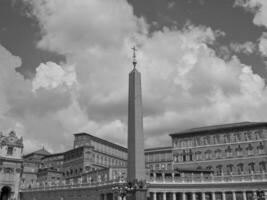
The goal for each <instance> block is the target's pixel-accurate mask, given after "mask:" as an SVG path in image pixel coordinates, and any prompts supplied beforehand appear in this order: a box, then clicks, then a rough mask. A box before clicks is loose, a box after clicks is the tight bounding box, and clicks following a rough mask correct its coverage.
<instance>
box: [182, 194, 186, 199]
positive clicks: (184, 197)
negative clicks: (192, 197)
mask: <svg viewBox="0 0 267 200" xmlns="http://www.w3.org/2000/svg"><path fill="white" fill-rule="evenodd" d="M182 195H183V200H186V196H185V192H183V193H182Z"/></svg>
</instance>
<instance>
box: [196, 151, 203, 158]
mask: <svg viewBox="0 0 267 200" xmlns="http://www.w3.org/2000/svg"><path fill="white" fill-rule="evenodd" d="M201 159H202V157H201V151H198V152H196V160H201Z"/></svg>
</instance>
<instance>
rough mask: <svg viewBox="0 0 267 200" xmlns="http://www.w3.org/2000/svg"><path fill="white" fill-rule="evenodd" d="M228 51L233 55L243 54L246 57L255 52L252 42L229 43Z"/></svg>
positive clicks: (254, 45)
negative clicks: (233, 53)
mask: <svg viewBox="0 0 267 200" xmlns="http://www.w3.org/2000/svg"><path fill="white" fill-rule="evenodd" d="M230 49H231V50H232V51H233V52H235V53H243V54H246V55H250V54H253V53H254V52H255V51H256V44H254V43H253V42H250V41H247V42H244V43H241V44H240V43H236V42H233V43H230Z"/></svg>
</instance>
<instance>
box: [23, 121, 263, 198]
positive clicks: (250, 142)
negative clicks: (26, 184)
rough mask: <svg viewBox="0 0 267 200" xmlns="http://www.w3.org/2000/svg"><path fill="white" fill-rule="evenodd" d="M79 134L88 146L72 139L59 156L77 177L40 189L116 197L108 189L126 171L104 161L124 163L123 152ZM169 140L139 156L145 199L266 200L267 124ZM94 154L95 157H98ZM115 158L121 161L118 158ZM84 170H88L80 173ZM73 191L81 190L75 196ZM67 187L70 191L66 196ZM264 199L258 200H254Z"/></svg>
mask: <svg viewBox="0 0 267 200" xmlns="http://www.w3.org/2000/svg"><path fill="white" fill-rule="evenodd" d="M82 135H83V136H86V137H88V138H91V137H92V138H93V139H94V142H95V141H98V142H97V143H96V142H95V143H94V142H92V141H91V142H89V144H88V141H90V140H89V139H87V140H88V141H87V142H86V140H84V138H83V139H78V140H81V141H82V142H78V140H77V138H76V142H75V144H76V145H74V147H75V148H74V149H72V150H70V151H67V152H65V153H64V156H66V157H64V162H63V165H64V163H65V159H67V156H70V155H72V158H71V159H72V160H75V159H76V162H77V163H75V162H70V163H69V164H68V166H72V167H73V169H76V168H77V166H82V167H81V168H80V170H81V173H79V167H78V168H77V174H75V175H73V176H71V178H69V179H68V178H67V177H65V178H64V177H63V179H62V180H61V181H60V182H56V181H50V183H49V184H47V185H46V187H47V186H50V187H57V185H61V186H58V187H59V189H58V190H56V191H55V192H56V195H61V196H62V198H63V199H64V200H73V199H75V198H76V199H86V198H87V196H86V195H87V194H88V195H89V193H90V198H92V199H97V200H99V199H101V200H102V199H103V200H113V198H117V197H118V198H119V196H118V194H116V193H114V190H113V188H114V187H115V186H116V185H118V184H119V185H120V184H123V182H124V181H126V180H127V179H126V177H127V167H126V166H123V165H120V164H119V165H116V162H114V161H113V162H112V161H108V160H109V159H108V158H114V159H115V158H116V159H118V158H119V155H124V156H126V159H125V162H126V160H127V149H125V148H124V147H119V148H118V149H117V151H116V150H114V151H113V154H114V153H116V152H117V153H118V152H119V151H118V150H119V149H123V152H124V153H125V154H121V152H120V153H118V154H117V155H115V156H112V155H113V154H112V153H111V152H112V151H111V150H110V149H109V152H108V153H107V152H105V150H106V149H107V147H106V146H105V145H107V146H109V147H113V148H114V147H117V146H116V145H115V144H114V145H115V146H114V145H113V146H111V145H109V144H110V142H107V141H105V140H103V139H100V138H97V137H95V136H92V135H89V134H88V135H87V134H84V133H83V134H82ZM170 136H171V139H172V146H169V147H158V148H150V149H146V150H145V152H144V155H145V163H146V176H145V178H146V180H147V183H148V193H147V198H148V199H150V200H255V199H256V198H258V199H261V200H263V199H264V198H267V171H266V162H267V153H266V152H267V151H266V141H267V123H265V122H261V123H254V122H243V123H234V124H225V125H218V126H208V127H201V128H194V129H189V130H185V131H182V132H178V133H173V134H170ZM76 137H77V136H76ZM92 144H93V145H92ZM86 155H90V156H88V163H87V164H86V165H84V164H83V165H79V164H78V163H79V162H80V161H79V162H78V160H79V159H81V160H83V159H84V158H85V157H86ZM93 155H94V156H93ZM96 155H99V157H98V159H96V158H97V156H96ZM100 155H101V156H103V157H102V158H101V157H100ZM104 156H105V157H106V158H107V159H105V157H104ZM71 159H70V160H71ZM118 160H122V161H123V159H118ZM66 163H67V162H66ZM80 163H86V161H85V160H83V161H81V162H80ZM86 166H90V168H87V169H88V170H84V169H86ZM62 169H67V167H63V168H62ZM68 169H70V168H68ZM69 172H70V171H69ZM65 173H66V172H65ZM73 173H76V171H75V170H74V171H73ZM72 186H73V188H72ZM38 187H40V185H38ZM76 187H78V188H79V187H80V188H81V192H80V193H79V192H77V188H76ZM116 187H117V186H116ZM41 188H42V187H41ZM60 188H61V189H60ZM64 188H66V189H64ZM69 188H72V190H71V191H72V192H70V190H69ZM86 188H88V190H86ZM101 188H103V189H101ZM40 190H41V189H40ZM59 190H60V192H59ZM37 191H38V190H37ZM64 191H65V192H64ZM94 191H97V192H94ZM25 195H26V196H25V197H24V199H25V198H26V197H29V196H31V197H35V196H36V195H38V194H37V193H34V192H31V191H30V190H29V189H28V192H25ZM27 195H29V196H27ZM43 195H45V194H44V193H43ZM50 195H51V194H50ZM116 195H117V196H116ZM264 195H265V197H264V198H260V196H264ZM22 199H23V198H22Z"/></svg>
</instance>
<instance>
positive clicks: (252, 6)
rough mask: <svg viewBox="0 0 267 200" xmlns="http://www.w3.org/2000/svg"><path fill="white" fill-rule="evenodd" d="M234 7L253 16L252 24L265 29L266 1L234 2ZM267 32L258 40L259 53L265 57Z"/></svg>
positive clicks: (266, 22)
mask: <svg viewBox="0 0 267 200" xmlns="http://www.w3.org/2000/svg"><path fill="white" fill-rule="evenodd" d="M235 6H241V7H243V8H245V9H246V10H249V11H251V12H252V13H253V14H254V18H253V23H254V24H255V25H257V26H263V27H265V28H267V1H265V0H236V1H235ZM266 35H267V32H265V33H263V34H262V36H261V37H260V38H259V44H258V48H259V51H260V53H261V54H262V55H263V56H264V57H267V50H266V49H267V42H266Z"/></svg>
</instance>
